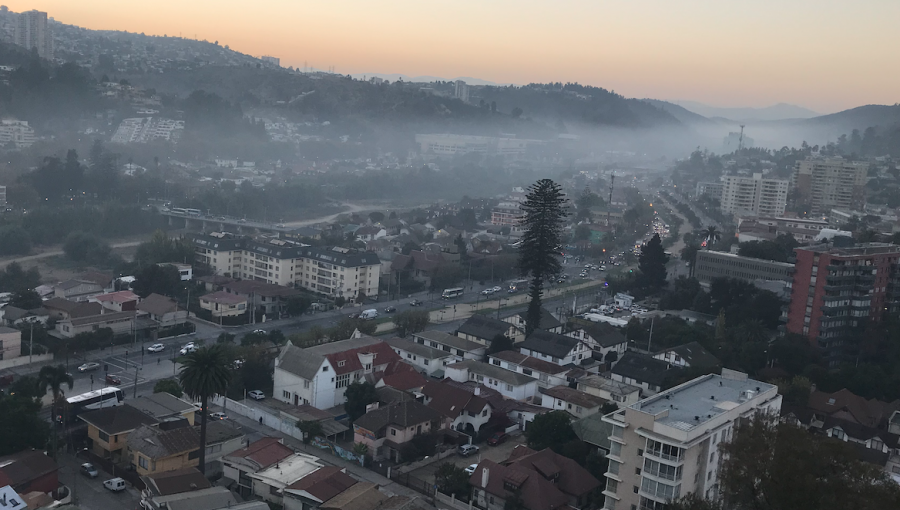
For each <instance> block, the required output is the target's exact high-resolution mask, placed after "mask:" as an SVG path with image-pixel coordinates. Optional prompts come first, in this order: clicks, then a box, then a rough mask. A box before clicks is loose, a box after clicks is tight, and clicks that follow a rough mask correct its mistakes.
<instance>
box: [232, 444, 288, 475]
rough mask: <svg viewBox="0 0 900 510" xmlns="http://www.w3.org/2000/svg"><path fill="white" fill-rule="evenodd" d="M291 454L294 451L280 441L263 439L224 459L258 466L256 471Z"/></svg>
mask: <svg viewBox="0 0 900 510" xmlns="http://www.w3.org/2000/svg"><path fill="white" fill-rule="evenodd" d="M293 454H294V450H292V449H291V448H289V447H288V446H286V445H285V444H284V443H282V442H281V439H279V438H277V437H264V438H262V439H258V440H256V441H254V442H253V443H250V445H248V446H247V447H246V448H241V449H240V450H235V451H233V452H232V453H231V454H229V455H226V456H225V457H224V459H225V460H227V459H244V460H246V461H248V462H250V463H253V464H255V465H256V466H258V467H257V469H265V468H267V467H269V466H271V465H273V464H275V463H277V462H279V461H281V460H284V459H286V458H288V457H290V456H291V455H293Z"/></svg>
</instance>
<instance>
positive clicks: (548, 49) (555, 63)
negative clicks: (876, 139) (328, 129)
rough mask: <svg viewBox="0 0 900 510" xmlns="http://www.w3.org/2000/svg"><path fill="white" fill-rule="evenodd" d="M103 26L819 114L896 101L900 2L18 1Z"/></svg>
mask: <svg viewBox="0 0 900 510" xmlns="http://www.w3.org/2000/svg"><path fill="white" fill-rule="evenodd" d="M3 3H5V4H6V5H7V6H8V7H9V8H10V10H13V11H16V12H20V11H23V10H29V9H38V10H42V11H47V12H48V13H49V15H50V16H52V17H54V18H55V19H56V20H57V21H60V22H63V23H67V24H73V25H78V26H82V27H85V28H91V29H103V30H128V31H130V32H142V33H146V34H148V35H150V34H153V35H164V34H166V35H181V36H183V37H190V38H196V39H201V40H203V39H206V40H209V41H219V43H220V44H222V45H225V44H228V45H229V46H230V47H231V48H232V49H234V50H237V51H240V52H243V53H247V54H250V55H255V56H260V55H272V56H277V57H280V58H281V63H282V65H283V66H286V67H287V66H294V67H303V66H304V63H306V64H307V65H309V66H311V67H315V68H318V69H326V68H328V67H330V66H334V67H335V71H336V72H338V73H342V74H356V73H385V74H390V73H400V74H406V75H409V76H420V75H430V76H439V77H443V78H447V79H452V78H456V77H459V76H471V77H476V78H480V79H483V80H489V81H494V82H497V83H517V84H525V83H532V82H551V81H553V82H556V81H559V82H578V83H581V84H586V85H594V86H598V87H604V88H607V89H610V90H614V91H616V92H618V93H620V94H622V95H625V96H627V97H639V98H644V97H649V98H655V99H670V100H678V99H681V100H693V101H699V102H703V103H706V104H709V105H714V106H729V107H738V106H752V107H763V106H769V105H772V104H775V103H779V102H785V103H792V104H797V105H800V106H804V107H807V108H810V109H812V110H815V111H817V112H820V113H829V112H834V111H839V110H843V109H846V108H852V107H855V106H860V105H864V104H894V103H897V102H900V65H898V63H900V44H897V42H896V35H897V30H898V26H900V25H898V22H900V1H898V0H855V1H849V0H744V1H742V2H733V1H722V0H455V1H454V2H444V1H442V2H438V1H422V0H332V1H323V0H256V1H253V2H249V1H238V0H126V1H122V0H33V1H16V0H6V1H4V2H3Z"/></svg>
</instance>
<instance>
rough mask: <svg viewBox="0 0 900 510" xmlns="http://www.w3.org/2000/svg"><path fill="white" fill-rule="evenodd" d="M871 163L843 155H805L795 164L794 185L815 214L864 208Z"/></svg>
mask: <svg viewBox="0 0 900 510" xmlns="http://www.w3.org/2000/svg"><path fill="white" fill-rule="evenodd" d="M868 171H869V165H868V163H865V162H862V161H847V160H844V159H841V158H832V159H806V160H804V161H798V162H797V164H796V166H795V167H794V177H793V185H794V187H795V188H797V191H798V193H799V196H800V199H801V200H803V201H806V202H808V203H809V206H810V210H811V212H812V213H813V214H817V215H820V214H827V213H828V212H829V211H831V210H832V209H850V210H854V211H861V210H863V208H864V207H865V204H866V192H865V185H866V177H867V174H868Z"/></svg>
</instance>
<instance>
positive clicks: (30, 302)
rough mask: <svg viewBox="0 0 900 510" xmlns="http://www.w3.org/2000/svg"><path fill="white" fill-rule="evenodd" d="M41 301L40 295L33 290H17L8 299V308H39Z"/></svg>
mask: <svg viewBox="0 0 900 510" xmlns="http://www.w3.org/2000/svg"><path fill="white" fill-rule="evenodd" d="M41 303H43V300H42V299H41V295H40V294H38V293H37V292H35V291H33V290H18V291H16V292H14V293H13V295H12V297H10V298H9V306H15V307H17V308H21V309H23V310H32V309H34V308H40V306H41Z"/></svg>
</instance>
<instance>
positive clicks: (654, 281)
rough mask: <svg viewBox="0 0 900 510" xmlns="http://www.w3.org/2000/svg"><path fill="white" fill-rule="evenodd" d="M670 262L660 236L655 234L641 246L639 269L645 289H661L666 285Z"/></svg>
mask: <svg viewBox="0 0 900 510" xmlns="http://www.w3.org/2000/svg"><path fill="white" fill-rule="evenodd" d="M668 262H669V256H668V255H666V251H665V250H664V249H663V246H662V239H660V237H659V234H653V238H652V239H650V241H648V242H647V244H645V245H643V246H641V255H640V257H638V269H639V270H640V272H641V277H642V278H641V279H642V283H643V284H644V286H645V287H649V288H651V289H659V288H662V287H663V286H664V285H665V284H666V264H667V263H668Z"/></svg>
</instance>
